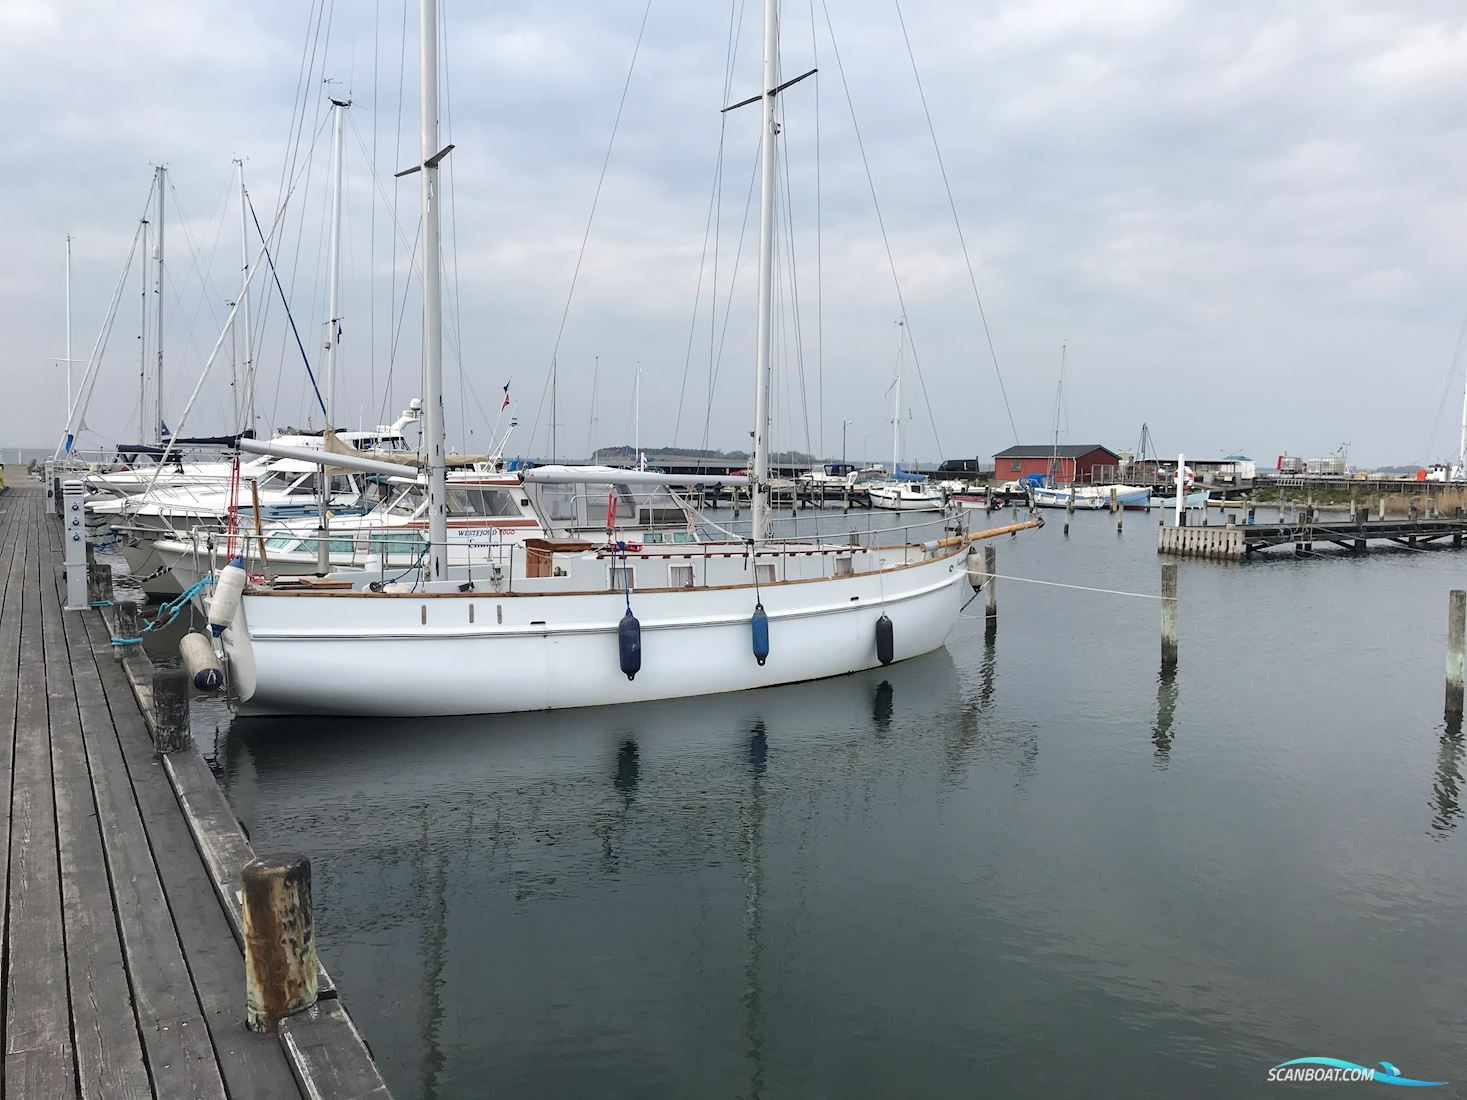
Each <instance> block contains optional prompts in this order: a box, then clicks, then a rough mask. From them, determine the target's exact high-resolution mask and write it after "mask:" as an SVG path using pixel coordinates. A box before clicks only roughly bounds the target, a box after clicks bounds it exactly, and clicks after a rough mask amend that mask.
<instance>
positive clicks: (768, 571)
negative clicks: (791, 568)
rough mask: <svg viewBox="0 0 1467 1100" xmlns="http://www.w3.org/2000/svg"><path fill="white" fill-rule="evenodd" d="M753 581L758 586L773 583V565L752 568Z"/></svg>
mask: <svg viewBox="0 0 1467 1100" xmlns="http://www.w3.org/2000/svg"><path fill="white" fill-rule="evenodd" d="M754 580H756V581H757V582H759V583H760V584H773V583H774V564H773V563H772V562H771V563H770V564H768V565H756V566H754Z"/></svg>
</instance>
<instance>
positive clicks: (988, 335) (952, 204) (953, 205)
mask: <svg viewBox="0 0 1467 1100" xmlns="http://www.w3.org/2000/svg"><path fill="white" fill-rule="evenodd" d="M812 2H813V0H812ZM822 2H823V0H822ZM892 3H893V4H894V5H895V6H896V14H897V22H898V23H900V24H901V27H902V41H903V42H905V43H906V46H907V60H908V61H910V62H911V63H912V78H913V79H914V80H916V82H917V95H918V96H919V97H920V98H921V100H922V113H923V114H924V115H925V116H926V117H927V133H928V134H929V135H931V137H932V151H933V152H934V153H935V154H937V168H938V171H940V172H941V173H942V186H943V189H944V190H945V191H946V192H947V205H948V209H949V210H951V211H952V215H953V227H954V228H955V229H957V231H958V244H959V245H960V246H961V247H962V250H963V263H964V264H966V265H967V268H968V283H969V285H970V286H972V288H973V301H974V302H976V303H977V304H978V316H979V318H980V319H981V320H982V321H983V337H984V339H985V340H987V341H988V354H989V356H990V358H992V360H993V375H994V377H995V378H997V379H998V392H999V393H1000V394H1001V395H1002V397H1003V407H1004V412H1006V413H1007V414H1008V418H1009V430H1010V431H1012V432H1013V433H1014V442H1015V443H1016V444H1017V443H1018V442H1019V429H1018V427H1017V425H1015V423H1014V410H1013V408H1012V407H1011V406H1010V405H1009V393H1008V389H1007V388H1006V387H1005V386H1004V382H1003V371H1001V370H999V367H998V352H997V351H996V350H995V349H994V346H993V333H992V332H991V331H990V330H989V328H988V313H987V312H986V311H985V310H984V308H983V297H982V295H980V294H979V293H978V278H977V276H976V275H974V274H973V261H972V259H971V258H970V257H969V256H968V242H967V240H966V239H965V237H964V236H963V223H962V221H960V220H959V218H958V204H957V202H956V201H954V199H953V188H952V184H951V183H949V182H948V178H947V165H946V164H945V163H943V159H942V147H941V146H940V145H938V143H937V128H936V127H935V126H934V125H933V123H932V110H931V108H929V107H928V106H927V92H926V91H925V90H924V89H923V87H922V74H921V73H919V72H918V71H917V55H916V54H915V53H913V51H912V40H911V38H910V37H909V36H908V35H907V20H906V18H905V17H904V16H903V15H902V3H901V0H892ZM817 88H818V84H817Z"/></svg>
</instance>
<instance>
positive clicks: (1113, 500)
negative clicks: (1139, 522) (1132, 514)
mask: <svg viewBox="0 0 1467 1100" xmlns="http://www.w3.org/2000/svg"><path fill="white" fill-rule="evenodd" d="M1110 514H1111V515H1113V516H1115V517H1116V534H1118V535H1119V534H1120V533H1121V528H1122V527H1123V526H1124V525H1125V522H1126V510H1125V509H1124V508H1122V507H1121V498H1120V496H1119V490H1118V489H1117V488H1116V487H1115V486H1114V485H1112V486H1111V487H1110Z"/></svg>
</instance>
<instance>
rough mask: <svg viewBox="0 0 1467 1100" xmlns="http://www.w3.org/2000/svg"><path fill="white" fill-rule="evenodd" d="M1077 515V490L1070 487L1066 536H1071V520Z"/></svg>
mask: <svg viewBox="0 0 1467 1100" xmlns="http://www.w3.org/2000/svg"><path fill="white" fill-rule="evenodd" d="M1074 515H1075V490H1074V487H1073V486H1072V487H1071V488H1070V497H1069V499H1068V500H1066V501H1065V538H1069V537H1070V520H1071V519H1072V518H1073V517H1074Z"/></svg>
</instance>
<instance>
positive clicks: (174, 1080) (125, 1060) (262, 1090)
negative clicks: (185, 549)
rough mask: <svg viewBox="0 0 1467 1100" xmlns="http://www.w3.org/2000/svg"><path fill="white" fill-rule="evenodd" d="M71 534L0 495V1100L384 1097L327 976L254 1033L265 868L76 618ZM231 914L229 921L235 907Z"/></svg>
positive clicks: (18, 482) (83, 618) (27, 501)
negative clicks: (69, 568) (248, 931)
mask: <svg viewBox="0 0 1467 1100" xmlns="http://www.w3.org/2000/svg"><path fill="white" fill-rule="evenodd" d="M60 534H61V532H60V525H59V522H58V521H57V520H56V519H55V518H54V517H53V516H51V515H50V514H49V513H48V512H47V511H46V508H45V494H44V492H43V490H42V489H41V487H40V486H39V485H36V484H33V483H31V482H30V480H29V479H23V478H13V479H12V482H11V486H10V488H9V490H8V491H7V492H6V493H5V494H4V495H3V496H0V775H5V776H8V777H9V787H8V791H7V796H6V797H4V798H0V833H3V838H0V895H3V898H0V911H3V913H4V971H5V1004H4V1041H5V1059H4V1072H3V1076H0V1097H14V1098H16V1100H21V1098H26V1100H30V1098H40V1097H45V1098H46V1100H53V1098H62V1097H97V1098H105V1100H112V1098H114V1097H115V1098H134V1097H136V1098H149V1097H158V1098H164V1097H167V1098H174V1097H209V1098H217V1100H244V1098H260V1100H265V1098H272V1100H274V1098H279V1097H295V1096H302V1097H305V1096H309V1097H320V1098H322V1100H328V1098H333V1097H372V1098H374V1100H385V1098H386V1097H387V1096H388V1092H387V1088H386V1086H385V1084H383V1082H382V1078H381V1076H380V1075H379V1074H378V1072H377V1068H376V1065H375V1063H374V1062H373V1061H372V1059H371V1056H370V1054H369V1052H368V1051H367V1049H366V1046H365V1044H364V1043H363V1042H362V1039H361V1036H360V1035H359V1034H358V1033H357V1032H356V1029H355V1028H354V1027H353V1026H352V1024H351V1021H350V1018H349V1017H348V1016H347V1015H346V1012H345V1009H344V1008H343V1007H342V1006H341V1003H340V1001H339V1000H338V999H337V998H336V994H335V991H334V989H333V988H332V986H331V985H330V983H329V980H328V981H327V982H325V983H324V984H323V986H322V989H323V993H322V995H321V999H320V1000H318V1001H317V1002H316V1004H314V1005H313V1006H311V1007H310V1008H308V1009H307V1010H306V1011H304V1012H302V1013H300V1014H298V1015H296V1016H293V1017H289V1018H288V1019H287V1020H286V1021H284V1022H282V1024H281V1026H280V1033H279V1035H266V1034H255V1033H252V1032H250V1031H248V1030H246V1028H245V1026H244V1016H245V979H244V963H243V955H242V952H241V947H240V942H241V941H240V938H239V936H240V932H239V923H238V912H237V906H238V896H237V894H236V893H235V891H236V890H237V884H238V881H239V872H240V870H241V868H242V866H243V861H244V860H247V859H249V858H252V857H253V852H252V851H251V850H250V848H249V845H248V842H247V841H246V840H245V838H244V836H243V834H242V833H241V832H240V830H239V826H238V823H237V822H236V821H235V819H234V816H233V814H232V813H231V812H230V811H229V809H228V805H227V803H226V802H225V800H224V796H223V793H222V792H221V791H220V789H219V787H218V785H217V784H216V783H215V782H214V779H213V776H212V774H211V773H210V772H209V769H208V766H207V764H206V763H205V762H204V760H203V758H202V757H200V756H199V755H198V753H197V751H196V750H194V749H189V750H187V752H180V753H175V754H173V755H171V756H168V757H161V756H159V755H158V754H157V753H155V752H154V750H153V745H152V742H151V740H150V738H149V735H148V731H147V725H146V722H145V716H144V713H143V711H142V709H141V708H140V705H139V700H138V697H137V695H136V694H135V691H134V688H133V686H132V684H131V682H130V680H129V676H128V670H127V668H126V667H125V664H124V662H123V661H121V660H119V658H118V657H117V656H116V655H115V654H114V652H113V646H112V641H111V631H110V629H109V628H108V626H107V624H106V623H105V622H104V621H103V618H102V615H101V614H100V613H99V612H97V611H95V610H90V611H64V610H63V609H62V598H61V596H60V594H59V582H60V574H61V567H60V551H59V548H60V542H61V539H60ZM231 898H232V899H233V901H234V905H235V911H234V912H231V907H230V905H229V901H230V900H231Z"/></svg>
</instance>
